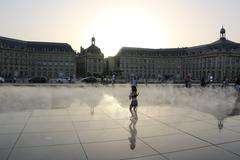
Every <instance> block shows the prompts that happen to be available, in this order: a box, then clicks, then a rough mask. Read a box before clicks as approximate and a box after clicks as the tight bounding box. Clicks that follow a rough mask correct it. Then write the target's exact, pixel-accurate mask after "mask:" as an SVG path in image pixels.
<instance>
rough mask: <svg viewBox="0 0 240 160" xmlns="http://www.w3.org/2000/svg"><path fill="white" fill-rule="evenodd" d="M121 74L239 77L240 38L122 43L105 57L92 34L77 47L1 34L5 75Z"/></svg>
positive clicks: (222, 35) (0, 59)
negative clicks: (159, 45) (184, 43)
mask: <svg viewBox="0 0 240 160" xmlns="http://www.w3.org/2000/svg"><path fill="white" fill-rule="evenodd" d="M113 73H114V74H116V75H117V77H118V78H121V79H130V78H131V77H137V78H146V79H173V80H183V79H184V78H185V77H186V76H190V77H192V79H198V80H199V79H201V78H202V77H204V78H205V79H207V78H208V77H209V76H212V77H213V80H214V81H218V82H219V81H222V80H223V79H224V78H228V79H230V80H233V79H234V78H236V77H237V76H239V74H240V43H236V42H232V41H230V40H227V39H226V31H225V29H224V28H223V27H222V28H221V30H220V38H219V39H218V40H217V41H215V42H213V43H210V44H205V45H199V46H194V47H185V48H166V49H150V48H133V47H122V48H121V49H120V50H119V52H118V53H117V54H116V55H115V56H112V57H107V58H104V54H103V53H102V52H101V50H100V48H99V47H97V46H96V45H95V38H94V37H92V39H91V45H90V46H89V47H88V48H86V49H84V48H82V47H81V49H80V52H76V51H74V50H73V49H72V47H71V46H70V45H69V44H67V43H54V42H34V41H22V40H17V39H12V38H6V37H0V76H2V77H13V76H14V77H17V78H30V77H47V78H49V79H51V78H58V77H73V78H75V77H86V76H91V75H93V76H98V77H100V76H105V75H111V74H113Z"/></svg>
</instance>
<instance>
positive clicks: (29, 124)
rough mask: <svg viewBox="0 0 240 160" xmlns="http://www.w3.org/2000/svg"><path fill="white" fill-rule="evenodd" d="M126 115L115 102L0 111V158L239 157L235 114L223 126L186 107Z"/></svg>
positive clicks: (238, 126) (238, 125)
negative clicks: (135, 115)
mask: <svg viewBox="0 0 240 160" xmlns="http://www.w3.org/2000/svg"><path fill="white" fill-rule="evenodd" d="M115 107H116V109H115ZM152 112H154V113H155V114H152ZM163 112H164V114H163ZM167 113H169V114H167ZM129 117H130V114H129V111H128V109H127V108H121V107H118V106H111V107H110V106H108V107H96V108H89V107H78V108H77V107H69V108H64V109H43V110H32V111H19V112H7V113H1V114H0V159H1V160H32V159H34V160H46V159H51V160H54V159H56V160H61V159H62V160H66V159H68V160H76V159H79V160H84V159H88V160H115V159H116V160H117V159H126V160H127V159H129V160H130V159H135V160H143V159H144V160H145V159H149V160H164V159H167V160H175V159H176V160H196V159H199V160H200V159H205V160H206V159H209V160H210V159H211V160H212V159H218V160H221V159H222V160H226V159H228V160H231V159H234V160H235V159H240V117H239V116H234V117H230V118H227V119H225V120H223V128H222V129H221V130H219V128H218V120H217V119H216V118H215V117H213V116H212V115H210V114H207V113H202V112H198V111H195V110H190V109H186V108H181V109H179V108H175V107H169V106H163V107H142V108H141V107H139V108H138V119H131V120H130V119H129ZM225 121H226V122H227V123H226V125H224V122H225ZM230 124H232V125H230Z"/></svg>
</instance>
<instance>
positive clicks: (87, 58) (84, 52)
mask: <svg viewBox="0 0 240 160" xmlns="http://www.w3.org/2000/svg"><path fill="white" fill-rule="evenodd" d="M76 61H77V76H78V77H86V76H91V75H92V76H101V75H102V74H103V71H104V54H103V53H102V52H101V50H100V48H98V47H97V46H96V45H95V38H94V37H92V41H91V46H90V47H88V48H87V49H83V48H82V47H81V51H80V53H79V54H77V56H76Z"/></svg>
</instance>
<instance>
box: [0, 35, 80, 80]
mask: <svg viewBox="0 0 240 160" xmlns="http://www.w3.org/2000/svg"><path fill="white" fill-rule="evenodd" d="M75 56H76V54H75V52H74V51H73V49H72V47H71V46H70V45H69V44H67V43H52V42H31V41H22V40H16V39H11V38H6V37H0V76H2V77H5V78H7V77H16V78H23V79H24V78H31V77H46V78H48V79H50V78H57V77H63V76H64V77H70V76H72V77H74V76H75V75H76V61H75Z"/></svg>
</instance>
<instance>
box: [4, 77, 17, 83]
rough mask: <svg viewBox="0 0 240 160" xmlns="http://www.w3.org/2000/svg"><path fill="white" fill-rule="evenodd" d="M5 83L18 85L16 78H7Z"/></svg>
mask: <svg viewBox="0 0 240 160" xmlns="http://www.w3.org/2000/svg"><path fill="white" fill-rule="evenodd" d="M5 82H6V83H16V77H6V78H5Z"/></svg>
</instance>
